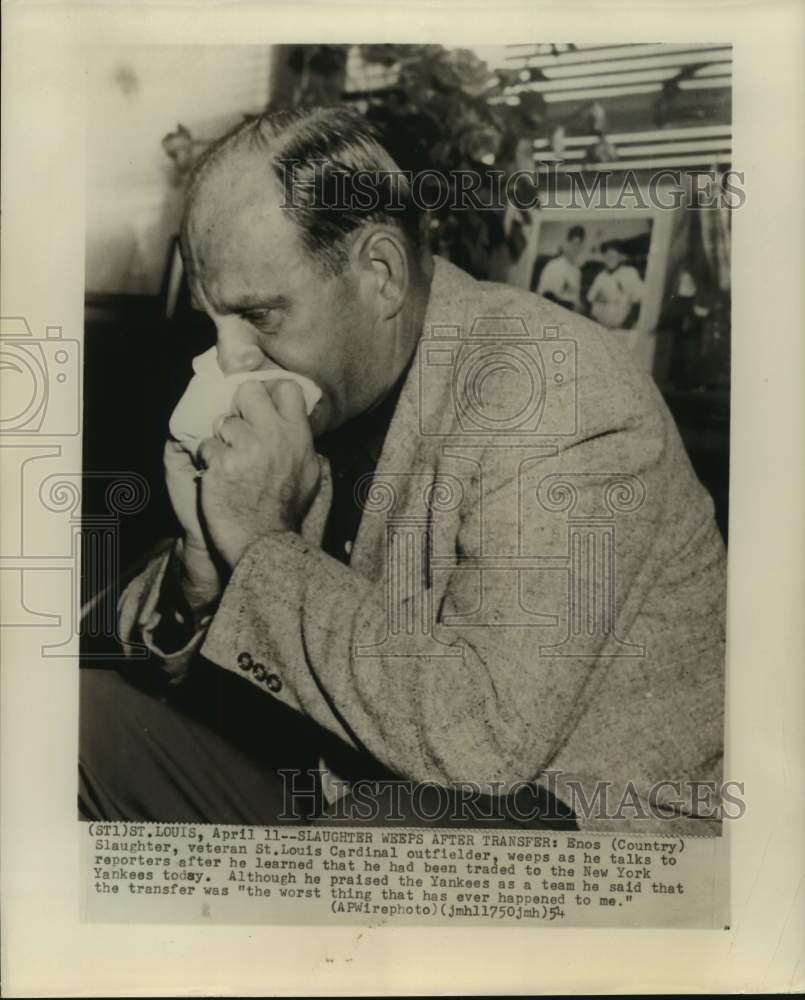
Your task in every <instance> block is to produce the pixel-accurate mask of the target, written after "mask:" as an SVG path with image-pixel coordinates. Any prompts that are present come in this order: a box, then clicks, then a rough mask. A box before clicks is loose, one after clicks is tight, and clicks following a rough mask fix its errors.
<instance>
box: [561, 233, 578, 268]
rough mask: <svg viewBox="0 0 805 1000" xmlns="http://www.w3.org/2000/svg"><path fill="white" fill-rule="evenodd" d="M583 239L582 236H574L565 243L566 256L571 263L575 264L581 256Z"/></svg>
mask: <svg viewBox="0 0 805 1000" xmlns="http://www.w3.org/2000/svg"><path fill="white" fill-rule="evenodd" d="M581 245H582V240H581V237H580V236H574V237H573V238H572V239H569V240H567V241H566V243H565V257H567V259H568V260H569V261H570V263H571V264H575V263H576V261H577V260H578V259H579V257H580V256H581Z"/></svg>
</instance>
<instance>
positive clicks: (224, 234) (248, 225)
mask: <svg viewBox="0 0 805 1000" xmlns="http://www.w3.org/2000/svg"><path fill="white" fill-rule="evenodd" d="M181 247H182V256H183V259H184V264H185V269H186V271H187V275H188V281H189V282H190V285H191V289H194V291H197V290H198V286H199V285H200V286H201V289H203V293H204V295H205V296H206V297H210V296H213V297H217V293H218V292H219V291H220V286H222V285H223V286H224V290H225V291H226V292H227V294H228V293H229V292H230V291H231V288H232V286H233V285H234V284H237V285H238V286H243V285H244V284H245V285H248V286H249V287H250V288H251V285H252V284H253V282H254V281H255V280H256V279H258V278H260V277H261V276H262V279H263V280H265V279H266V278H268V277H269V276H274V278H275V280H277V279H279V278H280V277H281V276H282V275H283V274H285V273H287V272H288V270H289V268H290V267H292V266H294V265H298V263H299V258H300V255H301V254H302V253H303V248H302V246H301V243H300V240H299V234H298V231H297V227H296V225H295V223H294V222H293V220H292V219H291V218H290V217H289V215H288V212H287V210H286V209H284V208H283V196H282V192H281V191H280V189H279V185H278V184H277V182H276V180H275V179H274V177H273V175H272V173H271V168H270V165H269V164H267V163H266V162H265V160H264V159H263V160H258V159H257V158H256V157H246V156H243V157H234V158H233V159H232V161H231V162H228V163H225V164H222V165H220V166H216V167H214V168H213V169H211V170H210V171H209V173H208V174H206V175H205V176H203V177H202V178H201V179H200V180H199V182H198V183H197V184H196V185H195V186H194V189H193V191H192V194H191V197H190V198H189V200H188V205H187V207H186V210H185V215H184V220H183V224H182V232H181Z"/></svg>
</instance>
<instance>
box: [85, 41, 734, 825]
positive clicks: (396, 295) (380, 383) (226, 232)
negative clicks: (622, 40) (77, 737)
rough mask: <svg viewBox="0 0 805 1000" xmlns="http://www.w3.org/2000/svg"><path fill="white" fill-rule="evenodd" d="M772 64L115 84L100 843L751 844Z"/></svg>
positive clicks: (109, 170)
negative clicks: (752, 365) (199, 828)
mask: <svg viewBox="0 0 805 1000" xmlns="http://www.w3.org/2000/svg"><path fill="white" fill-rule="evenodd" d="M730 60H731V50H730V47H729V46H728V45H709V46H707V45H690V46H679V45H677V46H671V47H668V49H666V47H664V46H663V45H661V44H658V45H643V46H639V45H617V46H611V45H610V46H595V45H582V46H577V45H560V44H556V45H550V44H535V45H526V44H518V45H511V46H504V47H502V48H500V49H489V50H487V49H484V48H478V49H467V48H462V47H451V46H445V45H421V46H417V45H377V46H374V45H307V46H302V45H300V46H274V47H271V46H266V47H260V46H248V47H244V48H233V47H220V48H218V47H211V48H210V47H205V48H203V49H201V50H199V49H197V48H189V47H181V46H178V47H166V48H160V49H154V48H151V49H148V48H145V49H137V48H125V47H122V48H117V49H109V50H107V51H105V52H104V53H103V55H102V56H101V57H100V58H99V59H98V60H97V61H96V64H95V65H94V66H93V74H94V80H95V81H96V85H95V87H94V88H93V95H92V99H93V107H94V108H95V109H96V110H97V114H95V115H93V117H92V120H91V133H90V136H89V144H90V145H89V149H88V169H89V171H90V175H91V177H92V184H91V186H90V197H89V201H88V211H89V213H90V219H89V220H88V230H87V272H86V283H87V284H86V294H87V314H86V315H87V321H86V352H85V365H86V368H85V375H84V384H85V421H84V443H85V468H86V470H87V472H88V473H90V474H91V475H92V476H97V474H98V473H103V472H104V471H105V470H107V469H109V468H110V463H111V462H112V461H113V455H115V454H118V455H119V454H124V455H126V456H127V458H128V459H129V462H130V464H129V467H128V471H129V472H132V473H135V474H136V475H137V476H138V477H139V479H138V483H140V482H142V483H144V484H145V486H144V497H143V502H142V503H141V504H140V509H139V510H137V511H136V513H133V514H132V515H131V516H130V517H128V518H126V519H125V520H123V519H121V528H120V559H121V562H120V566H119V571H120V573H119V586H112V587H109V588H108V589H107V592H106V593H100V594H93V593H89V592H87V589H86V585H87V583H88V582H90V581H93V582H94V580H95V579H96V577H95V575H94V574H92V573H89V572H87V570H89V569H91V568H92V562H91V561H87V563H86V564H85V595H84V597H85V600H86V601H88V602H93V601H94V602H95V603H94V605H92V610H91V611H90V612H89V613H90V615H91V616H94V619H95V620H97V621H104V622H105V621H107V620H108V618H109V616H110V614H111V613H112V611H111V609H110V599H111V598H114V601H115V605H116V607H117V634H116V635H114V636H112V637H110V636H109V635H108V634H95V635H88V636H87V637H86V638H85V651H86V652H85V662H84V664H83V667H82V678H81V680H82V687H81V698H82V700H81V707H80V712H81V743H80V755H81V759H80V776H81V784H80V810H81V815H82V817H84V818H85V819H88V820H128V821H137V820H146V821H186V822H200V823H210V822H214V823H237V824H264V825H271V824H275V823H282V822H290V823H296V824H299V823H311V824H319V823H324V824H328V823H335V822H341V823H353V824H358V825H359V824H361V823H368V824H370V825H376V824H384V823H385V824H397V825H404V826H406V827H411V826H417V825H419V824H424V825H436V826H440V825H446V826H454V825H455V826H459V827H463V826H473V825H475V826H477V825H484V824H485V825H496V826H502V827H505V828H514V829H541V828H545V827H547V828H557V829H582V830H583V829H588V828H596V829H600V828H609V829H612V830H618V829H627V828H628V829H633V828H634V829H636V830H640V829H645V830H648V831H653V832H663V831H664V832H667V833H671V832H675V831H687V832H690V833H695V834H697V835H700V834H705V833H707V834H710V835H713V834H716V835H717V834H718V833H719V832H720V824H721V821H722V808H723V801H722V788H721V774H722V772H721V756H722V749H723V738H724V734H723V690H724V641H725V631H724V628H725V626H724V621H725V584H726V547H725V541H726V534H727V509H726V499H727V482H726V473H727V469H728V464H729V357H730V355H729V340H730V327H729V315H730V308H729V301H730V268H729V254H730V244H729V213H730V207H731V201H730V195H731V194H734V193H735V192H733V191H732V190H731V188H730V179H731V176H730V120H731V119H730V66H731V62H730ZM633 79H634V80H639V83H635V84H633V83H632V82H631V81H632V80H633ZM677 81H678V86H677V85H676V83H677ZM204 95H209V98H210V100H209V101H205V100H203V98H204ZM201 108H204V109H205V111H206V112H207V113H206V115H202V114H200V109H201ZM546 137H550V147H546V146H545V139H546ZM546 148H550V149H551V150H553V151H554V152H553V153H552V155H553V157H554V159H552V160H550V161H549V162H550V169H549V170H548V171H547V172H545V171H544V170H542V169H541V168H542V167H544V165H545V162H546V161H545V156H544V150H545V149H546ZM610 161H611V162H610ZM655 163H656V164H659V165H660V166H659V167H656V168H655V167H654V164H655ZM602 164H604V165H606V167H607V170H606V172H605V173H604V172H600V171H599V168H600V166H601V165H602ZM613 167H614V168H615V169H614V170H613V169H612V168H613ZM660 167H661V168H662V177H661V182H662V183H661V184H660V185H658V184H657V180H656V174H657V173H658V172H659V169H660ZM573 168H579V169H575V170H574V169H573ZM702 175H704V177H705V178H706V180H707V181H708V185H707V186H706V187H704V186H703V185H702V184H701V183H698V182H697V181H696V180H695V178H696V177H697V176H698V177H699V178H700V177H701V176H702ZM591 177H592V178H596V177H598V180H599V181H600V180H602V179H603V180H604V181H605V182H606V184H605V186H601V187H599V188H597V189H594V190H595V192H596V196H597V197H599V198H600V199H602V200H603V201H605V202H606V204H602V205H601V206H598V207H596V206H595V205H594V204H593V205H591V206H590V207H588V208H586V209H584V208H582V209H579V207H578V206H577V205H575V204H573V202H574V199H575V198H576V197H577V196H579V197H580V195H579V192H580V191H581V190H582V189H581V188H580V187H579V185H578V183H576V182H577V181H578V180H579V178H581V179H582V180H585V179H587V180H589V178H591ZM627 184H628V189H627ZM669 185H671V186H670V187H669ZM584 190H587V189H586V188H585V189H584ZM702 192H704V193H705V194H706V195H707V197H706V198H703V197H700V195H701V193H702ZM738 193H740V192H738ZM527 195H528V196H530V198H531V207H530V208H528V210H527V211H523V210H521V209H520V208H519V206H520V205H522V204H523V200H524V198H525V197H526V196H527ZM558 195H561V197H562V198H563V199H564V202H565V204H566V206H567V207H562V208H556V207H551V208H549V207H547V202H548V201H549V200H550V199H551V198H554V197H556V196H558ZM670 195H675V196H676V197H674V198H670V200H669V196H670ZM588 200H589V198H588ZM635 200H640V201H641V203H642V207H641V208H638V209H635V207H634V202H635ZM513 205H514V206H516V207H517V211H518V212H519V214H518V215H516V216H515V218H514V219H513V220H512V218H511V209H512V206H513ZM543 211H544V212H545V213H547V215H546V218H545V220H544V221H543V220H542V219H541V213H542V212H543ZM507 213H508V214H507ZM666 217H667V218H666ZM655 220H656V221H655ZM532 228H533V229H534V230H535V231H538V240H537V246H536V257H535V259H534V263H533V266H532V268H531V275H532V276H531V280H530V282H529V284H528V285H527V286H526V287H525V288H521V287H518V283H517V281H516V276H515V277H513V279H512V280H511V281H506V280H498V281H495V282H494V283H489V279H490V276H491V272H492V270H493V268H497V271H498V275H499V273H500V252H501V251H504V252H505V253H506V254H507V255H508V257H509V259H510V261H511V266H512V268H514V267H516V265H517V263H518V259H519V256H520V255H522V254H526V255H527V254H528V253H529V252H530V246H529V240H530V236H531V233H530V229H532ZM524 230H528V231H529V232H528V233H527V235H523V233H522V231H524ZM518 232H519V233H520V236H521V238H520V239H518V238H517V234H518ZM650 260H651V261H652V263H653V266H652V267H651V268H649V266H648V265H649V261H650ZM504 278H505V275H504ZM646 311H648V312H649V314H650V315H649V318H648V320H647V319H646V318H645V317H643V313H644V312H646ZM641 317H643V318H642V322H641ZM633 328H634V329H635V330H636V331H637V333H638V334H639V336H640V337H641V338H642V340H643V341H645V342H648V343H650V344H651V346H652V347H653V358H652V366H651V368H650V369H649V370H646V365H645V357H644V356H643V357H637V356H634V355H635V352H634V351H630V349H629V344H628V343H626V342H624V343H621V342H616V341H615V338H614V337H613V336H612V335H611V332H610V331H614V330H618V331H624V330H626V331H629V330H631V329H633ZM146 338H147V344H148V349H144V347H145V345H144V340H145V339H146ZM157 359H158V360H157ZM155 362H156V363H155ZM110 367H114V368H120V369H125V370H126V372H127V376H128V378H127V381H126V384H125V386H124V387H121V385H120V384H119V383H118V382H117V381H111V380H108V379H106V378H105V377H104V373H106V372H107V371H109V369H110ZM145 384H147V386H148V392H147V393H144V392H143V391H142V388H143V386H144V385H145ZM112 406H114V407H116V408H118V409H121V410H122V411H123V412H124V413H125V414H126V420H125V423H124V425H123V427H121V426H120V425H119V424H115V425H112V424H110V423H107V422H105V421H104V419H103V414H104V413H107V412H109V410H110V408H111V407H112ZM121 432H122V434H123V435H125V436H126V437H127V441H126V443H125V444H123V443H122V442H121ZM89 486H90V489H89V490H87V491H86V493H85V505H86V504H87V503H88V502H89V503H90V504H91V503H94V502H97V503H98V504H105V503H108V499H109V494H108V487H109V483H108V482H107V481H106V480H105V479H104V477H103V476H98V478H97V480H96V482H95V484H94V488H93V484H92V483H90V484H89ZM96 493H97V496H96V495H95V494H96ZM145 493H147V494H148V496H147V500H146V499H145ZM87 631H88V633H89V631H90V630H87ZM95 631H96V632H97V631H98V630H97V629H96V630H95ZM102 631H103V630H101V632H102ZM110 639H111V642H110ZM118 644H119V647H120V652H117V650H116V646H117V645H118ZM703 787H704V788H707V789H709V794H708V795H702V794H701V789H702V788H703ZM695 789H698V790H699V791H697V792H696V794H693V790H695Z"/></svg>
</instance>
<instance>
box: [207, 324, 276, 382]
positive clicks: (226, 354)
mask: <svg viewBox="0 0 805 1000" xmlns="http://www.w3.org/2000/svg"><path fill="white" fill-rule="evenodd" d="M233 320H234V317H233ZM217 348H218V365H219V367H220V369H221V371H222V372H223V373H224V374H225V375H235V374H237V373H238V372H253V371H257V369H259V368H266V367H269V364H270V363H269V362H268V359H267V358H266V356H265V354H263V352H262V351H261V350H260V347H259V346H258V344H257V339H256V337H255V334H254V332H253V331H250V330H249V328H248V327H247V325H246V324H245V323H243V322H242V321H235V322H232V321H227V320H224V321H222V322H220V323H219V324H218V344H217Z"/></svg>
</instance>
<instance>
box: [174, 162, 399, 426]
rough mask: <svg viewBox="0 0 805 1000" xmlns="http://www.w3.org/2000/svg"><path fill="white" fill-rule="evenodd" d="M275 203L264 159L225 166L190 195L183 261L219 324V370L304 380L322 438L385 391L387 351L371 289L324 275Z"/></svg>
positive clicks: (196, 293)
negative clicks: (313, 396) (311, 385)
mask: <svg viewBox="0 0 805 1000" xmlns="http://www.w3.org/2000/svg"><path fill="white" fill-rule="evenodd" d="M244 160H245V162H244ZM280 205H281V202H280V194H279V192H278V191H277V190H276V189H275V185H274V182H273V179H272V178H270V177H269V176H267V169H266V167H265V165H264V163H263V164H257V165H256V166H255V164H254V163H252V162H250V161H249V160H248V159H245V158H241V159H239V160H235V161H234V162H232V163H230V164H228V165H224V166H223V167H221V168H220V171H219V172H217V173H215V174H214V175H213V176H212V177H208V178H205V179H204V181H203V182H202V185H201V188H200V189H199V191H198V192H197V194H196V196H195V197H194V199H193V203H192V205H191V207H190V209H189V212H188V217H187V220H186V226H185V229H184V233H183V256H184V258H185V266H186V268H187V272H188V281H189V285H190V290H191V294H192V296H193V299H194V304H195V305H196V306H197V307H198V308H201V309H203V311H204V312H206V313H207V314H208V315H209V317H210V318H211V319H212V321H213V322H214V323H215V326H216V331H217V347H218V363H219V365H220V366H221V368H222V369H223V371H224V372H225V373H226V374H232V373H234V372H243V371H254V370H258V369H265V368H274V367H279V368H285V369H287V370H289V371H293V372H298V373H299V374H301V375H306V376H308V378H311V379H312V380H313V381H314V382H316V384H317V385H318V386H319V388H320V389H321V390H322V398H321V400H320V401H319V403H318V404H317V405H316V407H315V409H314V411H313V413H312V414H311V417H310V422H311V426H312V428H313V433H314V434H320V433H322V432H323V431H326V430H333V429H334V428H336V427H338V426H340V425H341V424H343V423H344V422H345V421H346V420H349V419H350V418H351V417H354V416H356V415H357V414H359V413H362V412H363V411H365V410H367V409H369V408H370V407H371V406H372V405H373V404H374V403H375V402H376V401H377V400H378V399H379V398H380V396H381V395H382V394H383V393H384V391H385V390H386V389H387V388H389V386H388V384H387V381H388V369H389V358H390V352H391V347H392V345H391V343H390V342H389V338H388V337H386V336H383V331H382V330H380V329H378V327H379V324H378V323H377V322H376V317H375V309H374V299H373V297H372V295H371V288H370V287H369V283H368V282H367V281H365V280H362V278H361V275H360V274H359V273H356V272H355V270H354V268H353V267H352V266H351V265H350V264H347V267H346V268H345V269H344V272H343V273H342V274H339V275H337V276H335V277H323V276H322V275H321V274H320V273H319V271H318V269H317V268H316V266H315V264H314V262H313V261H312V259H311V257H310V255H309V253H308V252H307V250H306V249H305V247H304V246H303V245H302V243H301V240H300V237H299V233H298V230H297V227H296V225H295V224H294V222H293V221H292V220H291V219H290V218H289V217H288V214H287V213H286V212H285V211H284V210H283V209H282V208H281V207H280Z"/></svg>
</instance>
